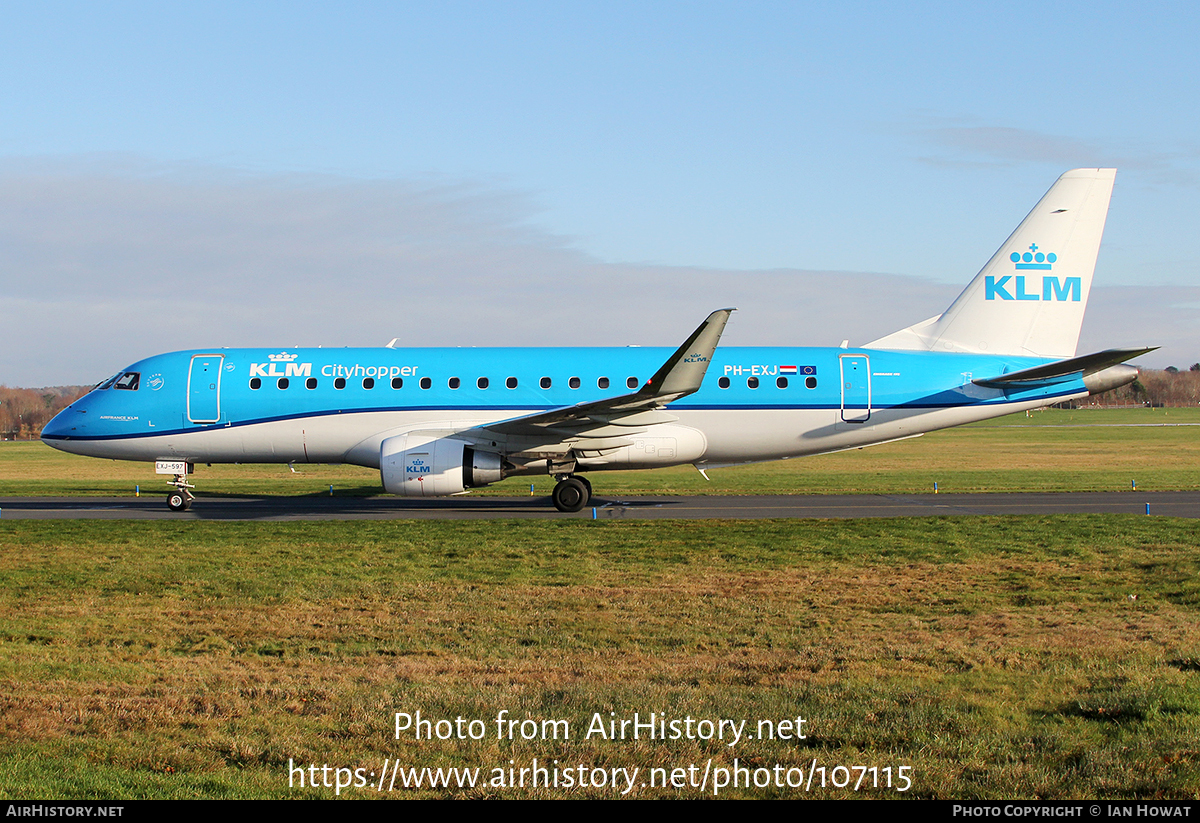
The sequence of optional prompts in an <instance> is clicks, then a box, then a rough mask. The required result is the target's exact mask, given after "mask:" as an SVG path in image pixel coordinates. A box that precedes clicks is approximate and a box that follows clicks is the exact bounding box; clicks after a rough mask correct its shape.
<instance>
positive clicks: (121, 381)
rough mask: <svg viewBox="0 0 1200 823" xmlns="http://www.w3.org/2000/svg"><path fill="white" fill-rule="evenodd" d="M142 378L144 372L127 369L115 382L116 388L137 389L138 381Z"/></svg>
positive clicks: (114, 386)
mask: <svg viewBox="0 0 1200 823" xmlns="http://www.w3.org/2000/svg"><path fill="white" fill-rule="evenodd" d="M141 379H142V373H141V372H136V371H127V372H125V373H124V374H123V375H121V376H120V377H118V378H117V382H116V383H113V388H114V389H125V390H126V391H137V388H138V381H140V380H141Z"/></svg>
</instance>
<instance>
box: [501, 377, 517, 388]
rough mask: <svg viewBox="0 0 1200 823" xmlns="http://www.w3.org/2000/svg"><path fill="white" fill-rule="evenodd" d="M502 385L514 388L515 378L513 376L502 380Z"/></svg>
mask: <svg viewBox="0 0 1200 823" xmlns="http://www.w3.org/2000/svg"><path fill="white" fill-rule="evenodd" d="M504 385H506V386H508V387H509V388H510V389H515V388H516V387H517V378H515V377H510V378H508V379H507V380H505V381H504Z"/></svg>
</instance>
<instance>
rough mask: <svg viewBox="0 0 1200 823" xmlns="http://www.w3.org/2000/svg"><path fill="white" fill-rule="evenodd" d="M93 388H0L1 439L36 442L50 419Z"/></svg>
mask: <svg viewBox="0 0 1200 823" xmlns="http://www.w3.org/2000/svg"><path fill="white" fill-rule="evenodd" d="M90 388H91V386H51V387H50V388H45V389H10V388H8V387H7V386H0V439H4V440H33V439H35V438H37V437H38V436H40V435H41V433H42V426H44V425H46V424H47V423H48V422H50V418H51V417H53V416H54V415H56V414H58V413H59V412H60V411H62V410H63V409H65V408H66V407H67V406H69V405H71V403H73V402H75V400H77V399H78V398H80V397H82V396H83V395H84V394H85V393H86V392H87V391H88V389H90Z"/></svg>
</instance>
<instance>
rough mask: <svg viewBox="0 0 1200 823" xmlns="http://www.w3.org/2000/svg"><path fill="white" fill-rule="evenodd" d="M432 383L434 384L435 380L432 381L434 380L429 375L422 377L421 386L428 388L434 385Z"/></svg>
mask: <svg viewBox="0 0 1200 823" xmlns="http://www.w3.org/2000/svg"><path fill="white" fill-rule="evenodd" d="M432 385H433V381H432V380H430V379H429V378H428V377H422V378H421V388H423V389H427V388H429V387H430V386H432Z"/></svg>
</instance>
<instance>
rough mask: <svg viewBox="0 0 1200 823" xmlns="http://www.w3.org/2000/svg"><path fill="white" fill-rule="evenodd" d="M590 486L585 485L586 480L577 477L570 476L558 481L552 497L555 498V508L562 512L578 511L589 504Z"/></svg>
mask: <svg viewBox="0 0 1200 823" xmlns="http://www.w3.org/2000/svg"><path fill="white" fill-rule="evenodd" d="M589 497H591V495H589V494H588V488H587V486H585V485H584V481H582V480H580V479H579V478H577V477H568V478H566V479H565V480H560V481H558V485H557V486H555V487H554V493H553V494H552V495H551V498H552V499H553V500H554V508H556V509H558V510H559V511H560V512H577V511H579V510H580V509H582V508H583V507H584V506H586V505H587V502H588V498H589Z"/></svg>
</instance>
